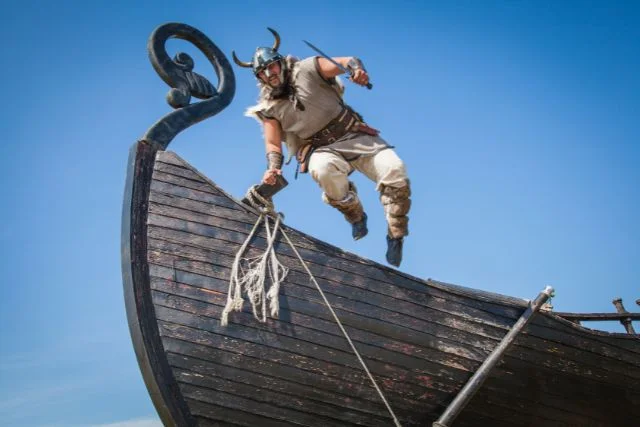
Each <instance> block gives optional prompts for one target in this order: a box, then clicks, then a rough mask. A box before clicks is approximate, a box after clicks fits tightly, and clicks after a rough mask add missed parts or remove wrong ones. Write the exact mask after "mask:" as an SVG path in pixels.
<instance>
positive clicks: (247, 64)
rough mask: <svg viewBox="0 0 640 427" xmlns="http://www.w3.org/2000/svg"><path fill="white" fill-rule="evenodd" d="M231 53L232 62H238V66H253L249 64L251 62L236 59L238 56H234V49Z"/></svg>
mask: <svg viewBox="0 0 640 427" xmlns="http://www.w3.org/2000/svg"><path fill="white" fill-rule="evenodd" d="M231 55H232V56H233V62H235V63H236V64H238V65H239V66H241V67H244V68H251V67H252V66H253V65H252V64H251V62H243V61H240V60H239V59H238V57H237V56H236V51H235V50H232V51H231Z"/></svg>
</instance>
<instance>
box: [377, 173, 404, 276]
mask: <svg viewBox="0 0 640 427" xmlns="http://www.w3.org/2000/svg"><path fill="white" fill-rule="evenodd" d="M410 196H411V187H410V186H409V181H408V180H407V181H406V185H403V186H402V187H389V186H386V185H385V186H382V187H381V189H380V201H381V202H382V205H383V207H384V212H385V216H386V218H387V224H388V228H387V262H388V263H389V264H391V265H394V266H396V267H399V266H400V263H401V262H402V244H403V238H404V236H406V235H408V234H409V217H408V216H407V214H408V213H409V209H410V208H411V199H410V198H409V197H410Z"/></svg>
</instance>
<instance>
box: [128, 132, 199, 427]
mask: <svg viewBox="0 0 640 427" xmlns="http://www.w3.org/2000/svg"><path fill="white" fill-rule="evenodd" d="M156 150H157V148H156V147H154V146H151V145H149V144H147V143H146V142H144V141H141V142H138V143H136V144H134V145H133V146H132V147H131V150H130V154H129V163H128V167H127V179H126V185H125V196H124V202H123V203H124V204H123V214H122V270H123V278H124V280H123V282H124V294H125V305H126V310H127V320H128V323H129V331H130V333H131V338H132V341H133V346H134V348H135V353H136V358H137V360H138V364H139V366H140V370H141V372H142V376H143V378H144V382H145V384H146V385H147V389H148V391H149V394H150V397H151V400H152V401H153V403H154V406H155V408H156V410H157V411H158V415H159V416H160V418H161V420H162V422H163V423H164V424H167V425H169V424H179V425H181V426H185V427H187V426H193V425H194V424H195V420H194V419H193V418H192V417H191V414H190V413H189V411H188V408H187V405H186V403H185V402H184V400H183V399H182V395H181V394H180V391H179V388H178V385H177V383H176V382H175V380H174V378H173V375H172V373H171V370H170V367H169V365H168V363H167V361H166V358H165V357H164V354H163V352H162V343H161V339H160V334H159V330H158V325H157V323H156V319H155V316H154V314H153V303H152V301H151V294H150V290H149V266H148V263H147V248H146V243H147V210H146V206H147V204H148V195H149V191H150V185H151V176H152V173H153V164H154V159H155V157H156Z"/></svg>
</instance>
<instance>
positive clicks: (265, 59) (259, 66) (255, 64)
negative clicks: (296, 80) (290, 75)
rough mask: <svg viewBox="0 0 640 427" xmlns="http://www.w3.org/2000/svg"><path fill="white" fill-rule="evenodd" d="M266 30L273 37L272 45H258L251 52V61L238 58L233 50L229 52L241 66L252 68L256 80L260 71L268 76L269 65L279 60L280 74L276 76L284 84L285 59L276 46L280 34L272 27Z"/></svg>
mask: <svg viewBox="0 0 640 427" xmlns="http://www.w3.org/2000/svg"><path fill="white" fill-rule="evenodd" d="M267 30H269V31H271V34H273V37H274V38H275V41H274V43H273V46H272V47H258V48H257V49H256V52H255V53H254V54H253V58H252V60H251V62H244V61H241V60H239V59H238V57H237V56H236V52H235V50H234V51H232V52H231V54H232V56H233V61H234V62H235V63H236V64H238V65H239V66H241V67H244V68H252V69H253V74H254V75H255V76H256V78H257V79H258V80H260V77H258V74H260V72H261V71H264V72H265V75H266V77H267V78H269V76H270V74H269V69H268V67H269V65H270V64H272V63H274V62H276V61H280V74H279V76H278V77H280V82H281V84H284V81H285V72H286V67H287V65H286V61H283V59H284V57H283V56H282V55H281V54H280V53H279V52H278V48H279V47H280V35H279V34H278V32H277V31H276V30H274V29H273V28H268V27H267Z"/></svg>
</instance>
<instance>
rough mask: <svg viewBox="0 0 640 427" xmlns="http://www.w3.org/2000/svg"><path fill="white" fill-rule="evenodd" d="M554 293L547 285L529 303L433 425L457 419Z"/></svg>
mask: <svg viewBox="0 0 640 427" xmlns="http://www.w3.org/2000/svg"><path fill="white" fill-rule="evenodd" d="M552 295H553V288H552V287H551V286H547V287H546V288H545V289H544V290H543V291H542V292H540V293H539V294H538V296H537V297H536V299H535V300H534V301H532V302H531V303H529V307H527V309H526V310H525V311H524V313H522V316H520V318H519V319H518V321H517V322H516V323H515V324H514V325H513V326H512V327H511V330H510V331H509V332H508V333H507V335H505V336H504V338H502V341H500V344H498V346H497V347H496V348H495V349H494V350H493V351H492V352H491V354H490V355H489V357H487V358H486V360H485V361H484V362H482V365H480V367H479V368H478V370H477V371H476V372H475V373H474V374H473V376H472V377H471V378H470V379H469V381H467V383H466V384H465V385H464V387H463V388H462V390H460V393H458V395H457V396H456V397H455V399H453V402H451V403H450V404H449V406H448V407H447V409H446V410H445V411H444V413H443V414H442V415H441V416H440V418H438V421H436V422H435V423H433V425H432V427H449V426H451V423H452V422H453V421H454V420H455V419H456V417H457V416H458V415H459V414H460V412H462V410H463V409H464V408H465V406H467V404H468V403H469V401H470V400H471V398H472V397H473V395H474V394H476V392H477V391H478V389H479V388H480V387H481V386H482V384H483V383H484V382H485V381H486V379H487V378H488V377H489V373H490V372H491V370H492V369H493V368H494V367H495V365H497V364H498V362H499V361H500V359H501V358H502V355H503V354H504V352H505V351H507V348H509V346H510V345H511V344H512V343H513V341H514V340H515V339H516V336H517V335H518V334H519V333H520V331H522V329H524V327H525V326H527V324H528V323H529V321H530V320H531V319H532V318H533V316H534V315H535V314H536V313H537V312H538V311H540V307H542V305H543V304H544V303H545V302H546V301H547V300H548V299H549V298H550V297H551V296H552Z"/></svg>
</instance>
